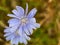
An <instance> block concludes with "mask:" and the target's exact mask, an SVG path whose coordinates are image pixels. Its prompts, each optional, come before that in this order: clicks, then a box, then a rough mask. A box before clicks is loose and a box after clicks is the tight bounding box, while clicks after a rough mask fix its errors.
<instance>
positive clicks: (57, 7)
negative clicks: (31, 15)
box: [0, 0, 60, 45]
mask: <svg viewBox="0 0 60 45" xmlns="http://www.w3.org/2000/svg"><path fill="white" fill-rule="evenodd" d="M26 3H28V5H29V11H30V10H31V9H32V8H34V7H35V8H36V9H37V10H38V11H37V14H36V15H35V18H36V20H37V23H40V25H41V27H40V28H38V29H36V30H35V31H34V33H33V34H32V35H31V36H30V37H31V40H30V41H28V44H27V45H60V0H0V45H10V43H9V42H7V41H6V40H5V37H4V29H5V28H4V27H5V26H6V25H7V26H8V23H7V21H8V20H9V19H10V17H8V16H7V14H9V13H12V12H11V11H12V10H13V9H15V7H16V6H17V5H19V6H22V7H23V8H24V9H25V8H26V7H25V6H26ZM19 45H24V44H19Z"/></svg>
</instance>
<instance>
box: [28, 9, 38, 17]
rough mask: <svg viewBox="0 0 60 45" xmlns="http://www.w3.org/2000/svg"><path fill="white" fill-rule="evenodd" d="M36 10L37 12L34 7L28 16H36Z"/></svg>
mask: <svg viewBox="0 0 60 45" xmlns="http://www.w3.org/2000/svg"><path fill="white" fill-rule="evenodd" d="M36 12H37V10H36V8H34V9H32V10H31V11H30V12H29V14H28V16H27V17H28V18H32V17H34V15H35V14H36Z"/></svg>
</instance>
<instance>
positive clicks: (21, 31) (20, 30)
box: [18, 25, 23, 36]
mask: <svg viewBox="0 0 60 45" xmlns="http://www.w3.org/2000/svg"><path fill="white" fill-rule="evenodd" d="M18 33H19V35H20V36H22V35H23V29H22V25H21V26H20V27H19V29H18Z"/></svg>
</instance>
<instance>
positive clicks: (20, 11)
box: [16, 6, 24, 16]
mask: <svg viewBox="0 0 60 45" xmlns="http://www.w3.org/2000/svg"><path fill="white" fill-rule="evenodd" d="M16 9H17V11H18V13H19V16H22V15H24V9H23V8H22V7H20V6H16Z"/></svg>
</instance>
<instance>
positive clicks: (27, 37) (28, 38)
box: [23, 34, 31, 40]
mask: <svg viewBox="0 0 60 45" xmlns="http://www.w3.org/2000/svg"><path fill="white" fill-rule="evenodd" d="M23 36H24V38H26V40H30V39H31V38H30V37H29V36H27V35H26V34H24V35H23Z"/></svg>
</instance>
